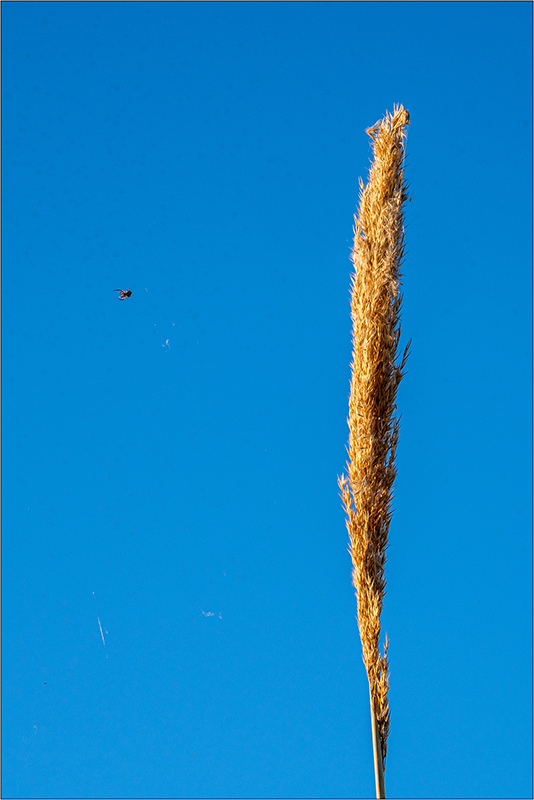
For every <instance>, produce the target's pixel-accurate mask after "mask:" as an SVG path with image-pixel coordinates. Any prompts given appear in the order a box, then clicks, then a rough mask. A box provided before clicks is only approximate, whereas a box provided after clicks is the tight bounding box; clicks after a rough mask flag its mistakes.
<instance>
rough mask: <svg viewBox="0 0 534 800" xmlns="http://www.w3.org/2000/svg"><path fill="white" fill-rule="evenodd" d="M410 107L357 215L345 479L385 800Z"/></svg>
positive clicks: (388, 120) (379, 788) (392, 120)
mask: <svg viewBox="0 0 534 800" xmlns="http://www.w3.org/2000/svg"><path fill="white" fill-rule="evenodd" d="M409 123H410V116H409V114H408V111H406V110H405V109H404V108H403V107H402V105H401V106H395V107H394V111H393V115H390V114H389V113H386V116H385V117H384V119H382V120H380V121H378V122H377V123H376V124H375V125H373V127H372V128H368V129H367V131H366V133H367V134H368V135H369V136H370V138H371V142H372V149H373V161H372V163H371V168H370V170H369V180H368V183H367V185H366V186H365V187H364V185H363V182H362V180H361V178H360V181H359V184H360V206H359V213H358V215H357V216H355V217H354V223H355V226H354V245H353V249H352V254H351V260H352V262H353V264H354V272H353V274H352V276H351V318H352V364H351V372H352V374H351V384H350V400H349V417H348V420H347V422H348V425H349V444H348V447H347V453H348V461H347V465H346V469H347V473H348V476H345V475H341V477H340V478H338V484H339V488H340V493H341V498H342V501H343V506H344V509H345V513H346V524H347V530H348V533H349V539H350V548H349V552H350V554H351V557H352V564H353V572H352V578H353V583H354V588H355V589H356V597H357V605H358V628H359V631H360V638H361V641H362V651H363V661H364V664H365V669H366V671H367V677H368V679H369V692H370V700H371V721H372V732H373V753H374V762H375V781H376V792H377V794H376V796H377V797H385V787H384V770H385V761H386V753H387V739H388V734H389V723H390V712H389V701H388V688H389V673H388V656H387V652H388V640H387V637H386V640H385V643H384V650H383V655H381V653H380V649H379V637H380V614H381V611H382V603H383V600H384V594H385V587H386V580H385V575H384V568H385V564H386V549H387V547H388V531H389V523H390V521H391V515H392V506H391V504H392V500H393V482H394V480H395V476H396V472H397V469H396V465H395V452H396V448H397V440H398V435H399V421H400V420H399V418H398V417H397V415H396V410H397V406H396V395H397V388H398V386H399V383H400V381H401V378H402V376H403V374H404V372H403V370H404V366H405V364H406V359H407V358H408V351H409V347H410V344H409V343H408V345H407V347H406V349H405V351H404V356H403V358H402V361H401V362H400V363H396V358H397V348H398V344H399V339H400V311H401V304H402V295H401V293H400V291H399V287H400V284H401V280H400V279H401V272H400V267H401V264H402V262H403V259H404V203H405V202H406V200H407V198H408V187H407V184H406V183H405V181H404V157H405V136H406V134H405V127H406V126H407V125H409Z"/></svg>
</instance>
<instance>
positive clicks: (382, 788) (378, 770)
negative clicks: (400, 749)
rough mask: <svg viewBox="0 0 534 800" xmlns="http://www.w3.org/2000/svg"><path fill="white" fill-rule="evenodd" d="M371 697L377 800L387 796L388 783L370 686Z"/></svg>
mask: <svg viewBox="0 0 534 800" xmlns="http://www.w3.org/2000/svg"><path fill="white" fill-rule="evenodd" d="M369 699H370V701H371V730H372V736H373V761H374V765H375V789H376V797H377V800H379V799H380V798H385V796H386V784H385V781H384V759H383V757H382V745H381V743H380V734H379V731H378V724H377V721H376V715H375V711H374V708H373V698H372V696H371V687H369Z"/></svg>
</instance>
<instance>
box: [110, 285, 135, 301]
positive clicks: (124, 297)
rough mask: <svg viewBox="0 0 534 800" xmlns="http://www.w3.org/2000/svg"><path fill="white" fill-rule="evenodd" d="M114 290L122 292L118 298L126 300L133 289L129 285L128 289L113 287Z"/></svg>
mask: <svg viewBox="0 0 534 800" xmlns="http://www.w3.org/2000/svg"><path fill="white" fill-rule="evenodd" d="M113 291H114V292H120V294H119V296H118V298H117V300H126V298H127V297H131V296H132V291H131V289H130V287H129V286H128V288H127V289H126V291H124V289H113Z"/></svg>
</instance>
